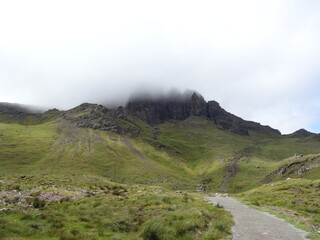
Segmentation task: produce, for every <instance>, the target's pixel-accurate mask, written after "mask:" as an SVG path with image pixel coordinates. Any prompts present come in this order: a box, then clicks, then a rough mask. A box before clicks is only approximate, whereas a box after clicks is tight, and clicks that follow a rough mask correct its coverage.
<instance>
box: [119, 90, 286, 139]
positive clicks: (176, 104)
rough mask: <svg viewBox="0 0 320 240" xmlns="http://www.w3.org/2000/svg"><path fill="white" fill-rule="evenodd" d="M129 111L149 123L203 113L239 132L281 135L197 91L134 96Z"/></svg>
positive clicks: (227, 128)
mask: <svg viewBox="0 0 320 240" xmlns="http://www.w3.org/2000/svg"><path fill="white" fill-rule="evenodd" d="M125 110H126V112H127V113H129V114H131V115H133V116H135V117H137V118H139V119H141V120H143V121H145V122H147V123H149V124H159V123H163V122H165V121H168V120H185V119H187V118H188V117H190V116H203V117H206V118H208V119H210V120H212V121H213V122H214V123H215V124H217V125H218V126H219V127H220V128H221V129H225V130H228V131H231V132H233V133H236V134H239V135H249V130H254V131H260V132H263V133H269V134H277V135H280V134H281V133H280V131H279V130H276V129H273V128H271V127H269V126H263V125H261V124H259V123H256V122H252V121H246V120H243V119H242V118H240V117H237V116H235V115H233V114H231V113H229V112H227V111H226V110H224V109H223V108H222V107H220V105H219V103H218V102H216V101H208V102H207V101H206V100H205V99H204V98H203V96H202V95H200V94H199V93H197V92H195V91H188V92H185V93H183V94H181V93H177V92H176V93H173V94H168V95H166V96H156V97H152V96H148V95H147V96H141V95H140V96H134V97H131V98H130V99H129V101H128V102H127V104H126V107H125Z"/></svg>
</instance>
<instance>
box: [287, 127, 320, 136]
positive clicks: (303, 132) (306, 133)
mask: <svg viewBox="0 0 320 240" xmlns="http://www.w3.org/2000/svg"><path fill="white" fill-rule="evenodd" d="M314 135H316V134H315V133H312V132H309V131H307V130H305V129H303V128H301V129H299V130H297V131H295V132H294V133H291V134H289V135H288V136H290V137H300V138H305V137H310V136H314Z"/></svg>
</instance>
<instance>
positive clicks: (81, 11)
mask: <svg viewBox="0 0 320 240" xmlns="http://www.w3.org/2000/svg"><path fill="white" fill-rule="evenodd" d="M319 12H320V2H319V1H317V0H309V1H298V0H296V1H294V0H270V1H259V0H244V1H236V0H226V1H209V0H203V1H186V0H184V1H180V0H177V1H139V0H137V1H129V0H128V1H124V0H119V1H70V0H69V1H68V0H66V1H40V0H39V1H34V0H30V1H17V0H12V1H2V2H1V3H0V34H1V38H0V81H1V88H0V96H1V99H0V101H10V102H22V103H29V104H41V105H49V106H57V107H60V108H69V107H72V106H74V105H77V104H79V103H81V102H83V101H90V102H94V101H104V100H108V101H111V100H113V99H114V98H123V97H124V96H127V95H128V94H130V92H131V91H133V90H134V89H136V88H137V86H141V85H155V87H156V88H160V87H162V88H164V89H168V88H171V87H176V88H179V89H181V90H183V89H185V88H191V89H196V90H197V91H198V92H200V93H203V95H204V96H205V97H206V98H207V99H208V100H210V99H215V100H217V101H219V102H220V103H221V105H222V106H223V107H225V108H226V109H227V110H229V111H231V112H233V113H235V114H237V115H239V116H241V117H243V118H247V119H251V120H255V121H260V122H261V123H263V124H268V125H271V126H273V127H276V128H279V129H280V130H281V131H283V132H290V131H294V130H296V129H298V128H301V127H305V128H312V129H316V127H315V126H317V123H319V122H320V120H319V118H318V117H317V116H319V110H318V109H319V104H318V103H319V97H318V94H317V92H316V91H317V87H319V84H320V80H319V76H320V70H319V68H318V63H319V62H320V47H319V44H318V43H319V42H320V15H319V14H318V13H319ZM289 120H290V121H289ZM312 129H311V130H312Z"/></svg>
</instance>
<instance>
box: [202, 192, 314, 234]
mask: <svg viewBox="0 0 320 240" xmlns="http://www.w3.org/2000/svg"><path fill="white" fill-rule="evenodd" d="M208 199H209V200H210V202H212V203H215V204H217V203H219V205H222V206H223V207H224V208H225V209H226V210H227V211H230V212H231V214H232V215H233V217H234V221H235V226H234V227H233V229H232V232H233V239H234V240H304V239H306V236H307V235H308V233H307V232H305V231H302V230H299V229H296V228H294V227H293V226H292V225H290V224H289V223H286V222H285V221H284V220H282V219H279V218H276V217H274V216H272V215H270V214H268V213H264V212H260V211H257V210H254V209H251V208H248V207H247V206H245V205H243V204H242V203H240V202H238V201H236V200H235V199H233V198H230V197H209V198H208Z"/></svg>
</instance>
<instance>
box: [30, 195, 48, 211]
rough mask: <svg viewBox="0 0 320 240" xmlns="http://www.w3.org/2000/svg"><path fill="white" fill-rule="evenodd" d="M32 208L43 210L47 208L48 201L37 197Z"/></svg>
mask: <svg viewBox="0 0 320 240" xmlns="http://www.w3.org/2000/svg"><path fill="white" fill-rule="evenodd" d="M32 206H33V207H34V208H37V209H43V208H44V207H45V206H46V201H45V200H41V199H40V198H38V197H36V198H34V199H33V203H32Z"/></svg>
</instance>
